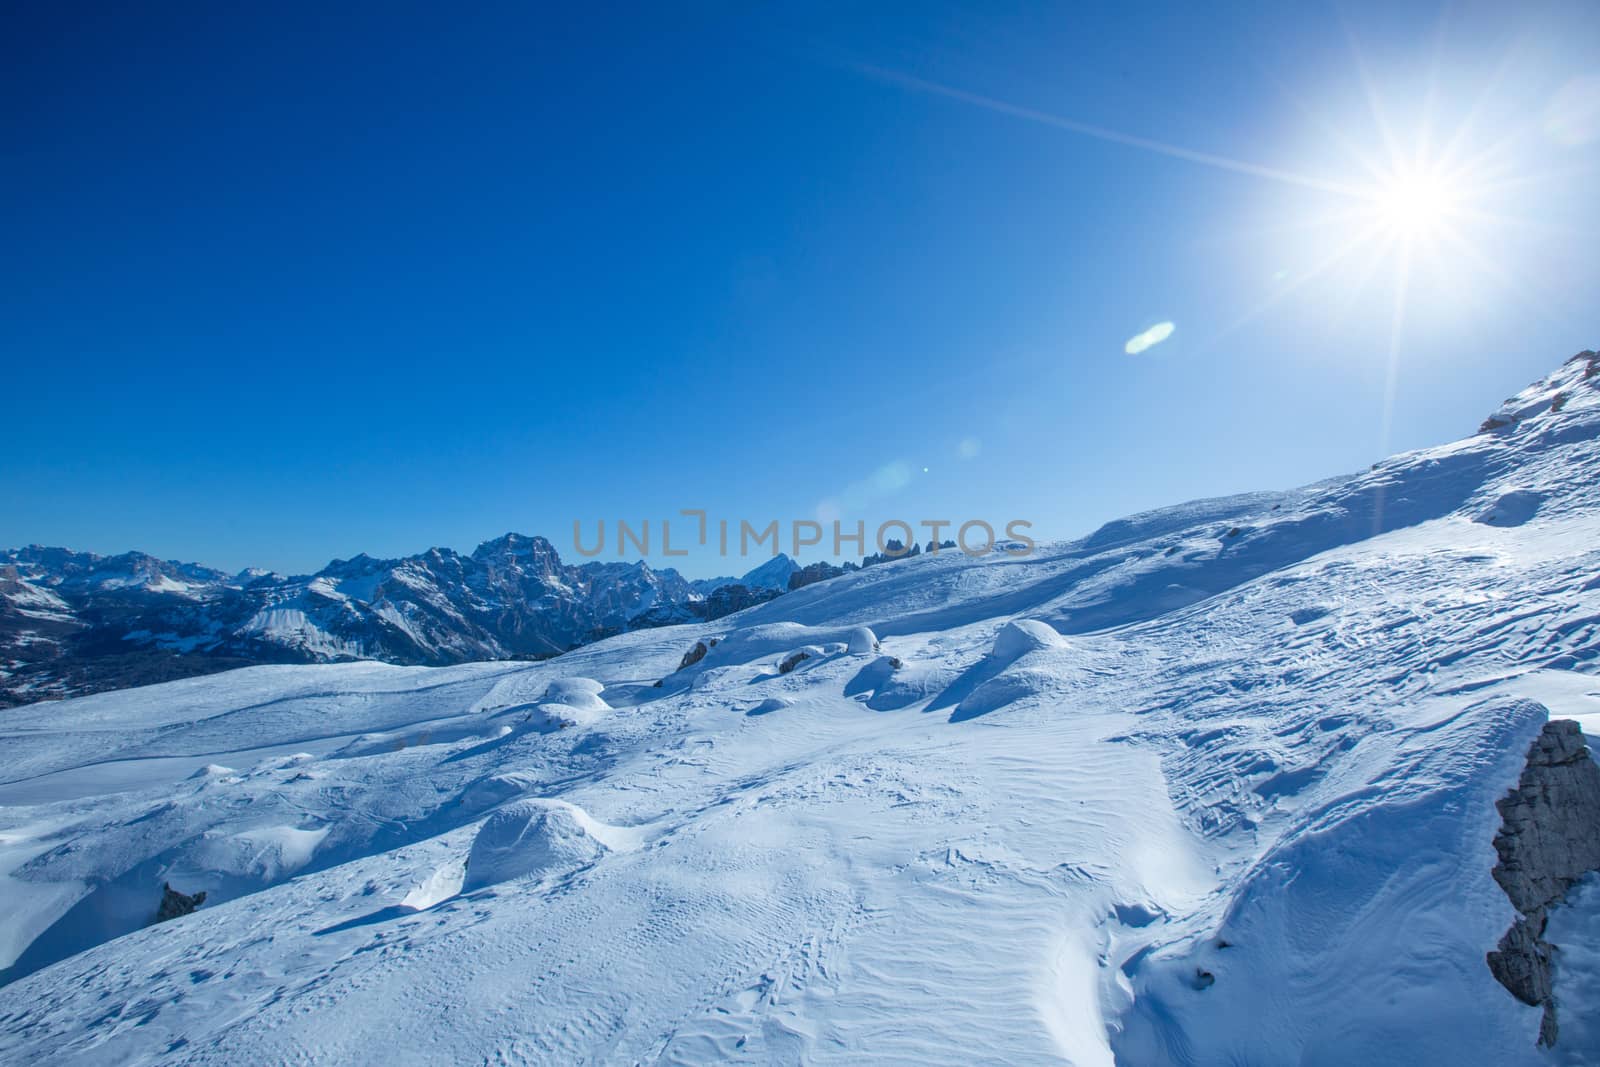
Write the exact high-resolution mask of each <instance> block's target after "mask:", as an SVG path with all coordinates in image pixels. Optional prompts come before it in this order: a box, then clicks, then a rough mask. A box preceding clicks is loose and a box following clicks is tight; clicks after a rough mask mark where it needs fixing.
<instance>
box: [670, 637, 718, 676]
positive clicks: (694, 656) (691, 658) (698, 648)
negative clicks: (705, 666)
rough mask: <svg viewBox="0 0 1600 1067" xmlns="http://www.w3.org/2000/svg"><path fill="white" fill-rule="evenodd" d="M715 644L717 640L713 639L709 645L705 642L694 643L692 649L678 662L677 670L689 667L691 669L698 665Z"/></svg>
mask: <svg viewBox="0 0 1600 1067" xmlns="http://www.w3.org/2000/svg"><path fill="white" fill-rule="evenodd" d="M716 643H717V639H716V638H715V637H713V638H712V639H711V641H710V643H709V644H708V643H706V642H705V641H696V642H695V643H694V647H693V648H691V649H690V650H689V651H687V652H685V653H684V654H683V658H682V659H680V660H679V661H678V669H679V670H680V671H681V670H685V669H687V668H689V667H693V666H694V665H695V664H696V663H699V662H700V661H701V660H703V659H705V658H706V653H707V652H710V651H711V649H712V648H713V647H714V646H715V645H716Z"/></svg>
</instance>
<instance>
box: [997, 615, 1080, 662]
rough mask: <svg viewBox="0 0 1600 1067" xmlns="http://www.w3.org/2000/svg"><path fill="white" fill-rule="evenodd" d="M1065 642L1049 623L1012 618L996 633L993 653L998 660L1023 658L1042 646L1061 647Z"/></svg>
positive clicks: (1007, 660)
mask: <svg viewBox="0 0 1600 1067" xmlns="http://www.w3.org/2000/svg"><path fill="white" fill-rule="evenodd" d="M1064 644H1065V642H1064V641H1062V640H1061V635H1060V634H1058V633H1056V631H1055V630H1054V629H1052V628H1051V626H1050V624H1049V623H1044V622H1040V621H1039V620H1037V619H1012V620H1011V621H1010V622H1008V623H1006V624H1005V625H1004V626H1002V627H1001V628H1000V632H999V633H998V634H996V635H995V639H994V651H993V653H992V655H993V656H994V658H995V659H997V660H1005V661H1006V662H1010V661H1011V660H1015V659H1021V658H1022V657H1023V656H1026V655H1027V654H1028V653H1029V652H1037V651H1039V650H1040V649H1042V648H1060V647H1062V645H1064Z"/></svg>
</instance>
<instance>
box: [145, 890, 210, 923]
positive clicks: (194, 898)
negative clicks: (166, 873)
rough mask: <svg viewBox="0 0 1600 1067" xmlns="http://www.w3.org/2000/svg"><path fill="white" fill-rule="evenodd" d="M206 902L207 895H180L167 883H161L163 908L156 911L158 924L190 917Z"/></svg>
mask: <svg viewBox="0 0 1600 1067" xmlns="http://www.w3.org/2000/svg"><path fill="white" fill-rule="evenodd" d="M205 902H206V895H205V893H203V892H201V893H194V894H189V893H180V892H178V891H177V890H176V889H174V888H172V886H170V885H168V884H167V883H165V882H163V883H161V907H160V908H158V909H157V910H156V922H158V923H164V922H166V921H167V920H168V919H176V918H179V917H180V916H184V915H188V914H189V913H190V912H192V911H194V910H195V909H196V908H198V907H199V906H200V905H202V904H204V903H205Z"/></svg>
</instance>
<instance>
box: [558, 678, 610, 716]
mask: <svg viewBox="0 0 1600 1067" xmlns="http://www.w3.org/2000/svg"><path fill="white" fill-rule="evenodd" d="M604 689H605V686H603V685H601V684H600V683H599V682H597V681H595V680H594V679H593V678H558V679H557V680H556V681H553V682H551V683H550V685H549V686H548V687H547V688H546V689H545V691H544V699H543V701H542V702H543V703H546V704H565V705H567V706H568V707H571V708H581V709H583V710H585V711H610V710H611V705H609V704H607V703H606V702H605V701H604V700H602V699H600V694H601V692H602V691H604Z"/></svg>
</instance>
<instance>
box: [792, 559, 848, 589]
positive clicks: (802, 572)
mask: <svg viewBox="0 0 1600 1067" xmlns="http://www.w3.org/2000/svg"><path fill="white" fill-rule="evenodd" d="M843 573H844V568H843V567H835V566H834V565H833V564H831V563H829V562H827V561H825V560H818V561H817V562H816V563H808V564H806V565H805V566H804V567H801V568H800V569H799V570H797V571H795V572H794V573H793V574H791V575H789V590H790V592H793V591H794V590H796V589H804V588H805V587H806V586H808V585H816V584H817V583H818V582H825V581H827V580H828V579H829V578H837V577H839V575H841V574H843Z"/></svg>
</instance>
